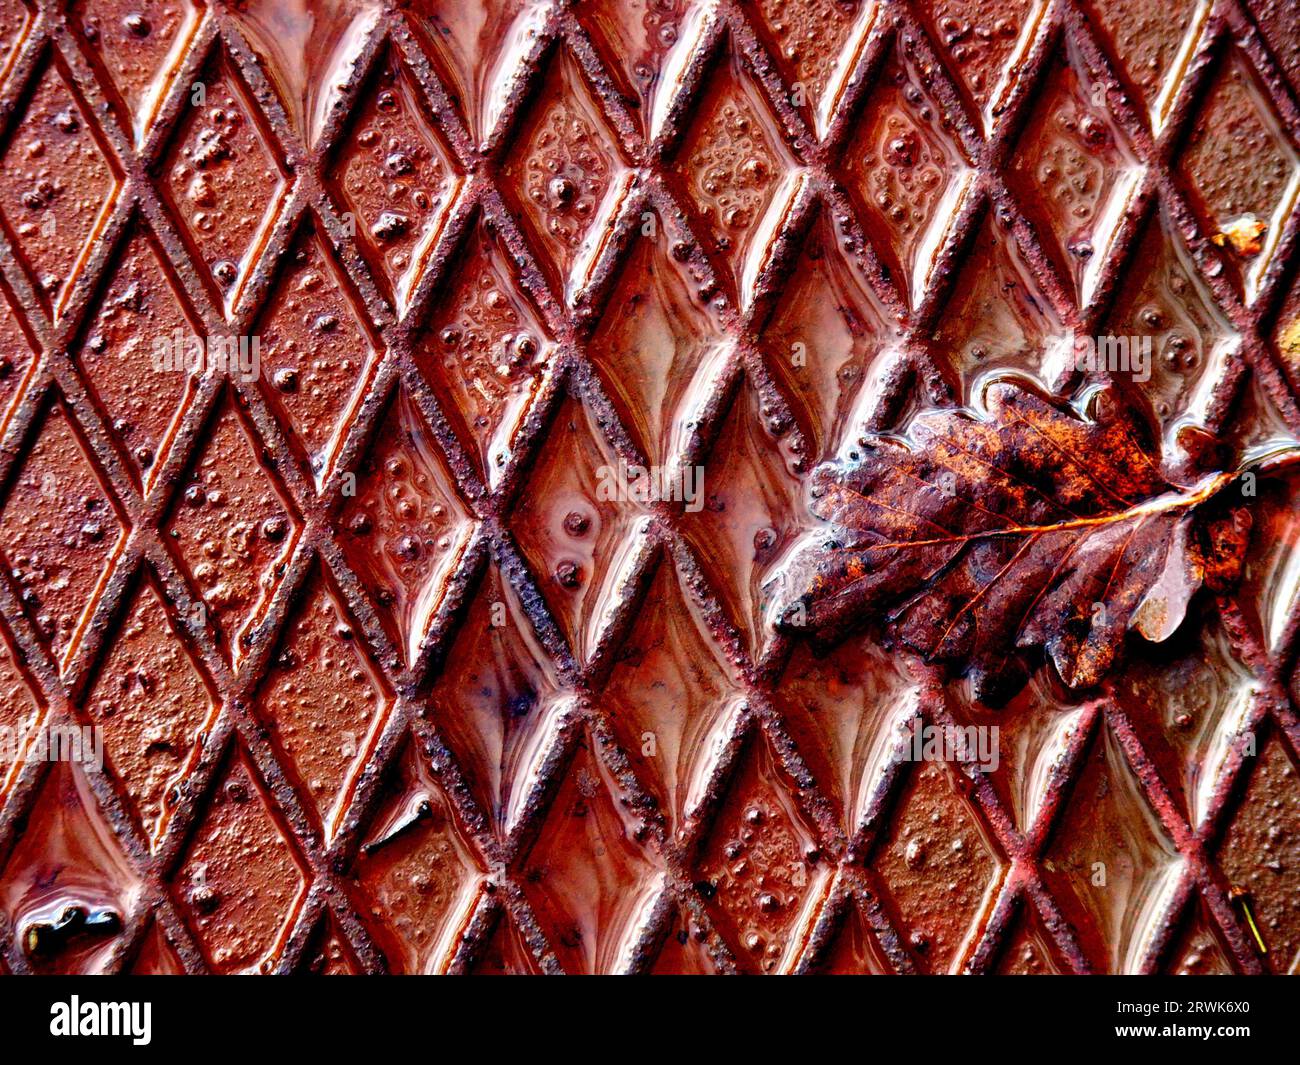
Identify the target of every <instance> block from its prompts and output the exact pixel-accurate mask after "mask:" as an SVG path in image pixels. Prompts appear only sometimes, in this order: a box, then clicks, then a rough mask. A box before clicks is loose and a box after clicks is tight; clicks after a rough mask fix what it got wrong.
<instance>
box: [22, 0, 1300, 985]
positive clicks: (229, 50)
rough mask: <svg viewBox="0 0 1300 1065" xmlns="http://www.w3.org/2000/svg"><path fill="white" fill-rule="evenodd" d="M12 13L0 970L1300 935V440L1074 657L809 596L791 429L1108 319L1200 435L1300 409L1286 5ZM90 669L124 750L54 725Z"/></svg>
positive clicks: (405, 5)
mask: <svg viewBox="0 0 1300 1065" xmlns="http://www.w3.org/2000/svg"><path fill="white" fill-rule="evenodd" d="M0 53H2V54H0V69H2V71H3V73H2V74H0V290H2V291H0V300H3V301H4V304H5V306H4V308H3V313H0V333H2V335H0V434H2V442H0V485H2V486H3V487H2V488H0V554H2V555H3V560H4V565H3V577H0V725H2V726H4V728H5V729H6V730H8V731H7V732H6V736H13V737H19V738H20V739H21V743H22V744H23V745H24V747H23V750H22V751H20V752H19V754H20V757H18V758H17V759H16V760H10V761H6V762H5V763H4V764H3V765H0V801H2V803H3V805H2V806H0V971H5V970H8V971H10V972H15V973H25V972H97V971H130V972H175V973H181V972H202V971H215V972H218V973H232V972H247V971H253V972H266V973H270V972H287V971H297V970H308V971H313V972H322V973H342V972H354V971H355V972H359V971H393V972H446V971H452V972H480V973H502V972H530V973H531V972H537V973H548V972H560V971H565V972H586V971H599V972H619V971H654V972H722V973H727V972H735V971H744V972H751V971H752V972H777V971H781V972H788V971H799V972H807V971H829V972H871V973H892V972H898V973H909V972H914V971H924V972H948V971H951V972H990V971H1008V972H1038V973H1043V972H1047V973H1050V972H1114V971H1141V972H1154V971H1177V972H1190V973H1203V972H1247V973H1253V972H1279V973H1280V972H1289V971H1294V969H1295V968H1296V966H1297V964H1300V780H1298V779H1297V768H1296V767H1297V764H1298V763H1297V751H1298V749H1300V748H1298V746H1297V744H1298V743H1300V722H1298V721H1297V717H1296V699H1297V698H1300V690H1297V689H1300V682H1298V681H1297V678H1296V671H1295V653H1296V644H1297V627H1298V625H1300V622H1298V621H1297V605H1296V604H1297V598H1298V595H1297V592H1298V591H1300V546H1298V545H1297V539H1298V537H1300V475H1298V474H1296V473H1295V472H1292V473H1289V474H1287V473H1281V474H1278V475H1275V476H1269V477H1264V478H1261V480H1260V483H1259V492H1258V497H1257V498H1256V499H1255V500H1254V503H1253V505H1252V507H1251V510H1252V516H1253V531H1252V539H1251V544H1250V548H1249V555H1248V559H1247V566H1246V572H1245V576H1244V577H1243V579H1242V581H1241V583H1240V585H1239V586H1238V587H1237V588H1236V589H1235V590H1234V591H1232V592H1229V593H1224V594H1222V595H1219V596H1217V597H1215V596H1212V595H1209V594H1205V593H1203V594H1202V595H1201V596H1199V597H1198V598H1197V599H1196V600H1195V601H1194V603H1193V608H1192V610H1191V612H1190V615H1189V617H1188V619H1187V620H1186V622H1185V623H1184V624H1183V625H1182V627H1181V628H1180V629H1179V630H1178V632H1177V633H1176V634H1175V635H1174V636H1173V637H1172V638H1170V639H1169V640H1166V641H1165V642H1163V643H1160V644H1146V643H1142V642H1140V641H1134V645H1133V646H1132V647H1131V648H1130V653H1129V655H1128V657H1127V658H1126V660H1125V663H1124V664H1123V665H1122V666H1121V667H1120V668H1119V669H1118V670H1117V671H1116V672H1115V673H1113V674H1112V675H1111V676H1110V677H1109V678H1108V679H1107V680H1106V681H1105V682H1104V684H1103V685H1102V686H1101V687H1100V688H1097V689H1093V690H1090V691H1087V692H1083V693H1071V692H1070V691H1069V690H1068V689H1066V688H1065V687H1064V686H1063V685H1062V684H1061V683H1060V682H1059V681H1058V680H1057V679H1055V677H1054V676H1053V675H1052V674H1051V672H1050V667H1048V666H1043V667H1041V668H1040V669H1039V670H1038V672H1037V673H1036V674H1035V675H1034V676H1033V678H1032V679H1031V680H1030V682H1029V684H1028V685H1027V686H1025V687H1024V689H1023V691H1021V692H1020V693H1019V694H1018V695H1016V696H1015V697H1014V698H1013V699H1012V700H1011V701H1010V702H1009V703H1008V704H1007V705H1006V706H1004V707H1001V708H998V709H992V708H989V707H985V706H983V705H981V704H980V703H978V702H977V701H976V700H975V699H974V698H973V696H972V694H971V691H970V688H969V685H968V684H966V683H965V682H963V681H962V680H961V679H960V678H955V679H954V678H952V677H950V676H949V675H947V674H945V673H944V672H942V671H941V670H939V669H938V668H936V667H931V666H927V665H925V664H924V663H921V662H920V661H917V660H914V658H913V656H909V655H906V654H904V653H901V652H900V651H898V650H897V649H886V647H885V646H884V645H883V644H882V643H881V642H880V639H879V633H876V632H875V631H874V630H872V631H868V632H866V633H865V634H859V635H857V636H854V637H852V638H850V639H849V640H847V641H846V642H844V643H842V644H840V645H839V646H838V647H835V648H834V649H832V650H830V651H829V652H828V651H826V650H825V649H824V648H814V647H813V646H811V644H810V643H809V642H808V641H806V640H804V639H801V638H798V637H795V636H791V635H789V634H786V633H781V632H777V631H776V629H775V627H774V625H773V620H772V619H773V615H772V610H771V604H772V595H773V593H772V591H771V589H772V587H773V581H776V582H777V584H779V583H780V579H781V574H782V570H781V563H782V560H783V559H784V558H785V557H787V554H788V551H789V549H790V548H791V546H792V545H793V544H794V543H795V542H796V541H797V540H798V538H799V537H800V535H801V534H802V533H803V532H805V531H806V530H807V529H808V528H809V523H810V517H809V514H808V509H807V500H806V498H805V494H804V489H805V482H806V479H807V476H808V474H809V472H810V471H811V469H812V468H813V466H814V465H816V464H817V463H818V462H821V461H824V460H828V459H833V458H835V457H837V456H843V455H844V454H846V453H848V452H851V451H852V450H853V449H854V448H856V447H859V446H861V445H860V444H859V440H860V438H863V437H865V436H867V435H869V434H871V433H879V432H888V431H890V430H893V429H896V428H898V427H900V426H902V425H904V424H905V423H906V421H907V419H908V418H909V417H910V415H911V414H912V413H913V412H914V411H916V410H918V409H920V408H924V407H930V406H938V407H945V406H947V407H951V406H955V405H960V404H963V403H969V402H972V400H973V396H974V393H975V391H976V390H977V387H978V382H979V381H980V380H981V379H983V378H984V377H986V376H987V375H988V374H990V373H1003V374H1005V373H1018V374H1021V375H1025V376H1028V377H1029V378H1032V379H1034V380H1035V381H1036V382H1037V383H1038V386H1039V387H1041V388H1044V389H1048V390H1051V389H1057V390H1059V391H1060V392H1062V393H1068V392H1069V390H1070V389H1071V388H1073V387H1074V385H1075V384H1076V383H1077V381H1076V380H1075V379H1072V378H1070V376H1069V374H1068V373H1067V374H1064V375H1062V373H1061V364H1060V361H1059V355H1060V352H1061V350H1063V348H1062V346H1063V345H1064V346H1066V347H1067V348H1068V346H1069V345H1070V344H1071V343H1072V341H1073V338H1077V337H1087V336H1095V335H1115V336H1123V337H1126V338H1128V337H1133V338H1149V339H1150V341H1151V346H1152V351H1153V360H1152V364H1151V372H1150V373H1149V374H1147V375H1146V376H1145V377H1144V378H1143V379H1142V380H1141V381H1138V382H1136V388H1137V391H1138V392H1140V393H1141V396H1142V400H1143V402H1144V403H1146V404H1147V405H1148V407H1149V409H1150V411H1151V412H1152V416H1153V418H1154V419H1155V421H1156V423H1157V425H1158V428H1159V431H1160V432H1161V433H1163V434H1164V435H1165V439H1166V441H1167V442H1168V443H1169V446H1170V447H1171V448H1174V449H1175V450H1176V449H1177V448H1182V449H1184V450H1188V449H1191V448H1193V447H1194V446H1195V445H1196V443H1197V442H1198V441H1203V440H1204V439H1206V438H1208V437H1209V436H1210V435H1211V434H1213V435H1217V436H1218V437H1220V438H1222V439H1224V440H1226V441H1228V442H1230V443H1231V444H1232V445H1233V446H1234V447H1236V448H1238V449H1243V448H1251V447H1257V446H1260V445H1264V444H1267V443H1270V442H1273V441H1278V440H1286V439H1290V438H1292V437H1294V436H1295V435H1296V434H1297V432H1300V411H1298V410H1297V406H1296V402H1295V395H1296V392H1295V389H1296V388H1297V386H1300V282H1298V281H1297V280H1296V279H1297V267H1298V266H1300V255H1297V254H1296V252H1297V249H1296V242H1297V226H1298V225H1300V223H1297V220H1296V216H1295V213H1294V211H1293V207H1294V203H1295V199H1296V195H1297V189H1298V188H1300V155H1298V154H1297V151H1298V148H1297V145H1300V105H1298V101H1300V16H1297V14H1296V10H1295V7H1294V5H1292V4H1290V3H1286V2H1282V0H1276V2H1275V0H1250V2H1245V0H1212V2H1211V0H1163V2H1161V3H1154V2H1146V0H1141V2H1139V0H1050V2H1049V0H746V2H740V0H575V2H573V3H567V2H564V0H409V2H402V3H392V2H389V3H383V4H381V3H378V2H376V3H373V4H371V3H367V2H365V0H321V2H319V3H315V2H311V0H264V2H263V0H251V2H249V3H237V2H235V0H231V2H229V3H213V4H207V5H199V4H197V3H193V2H191V0H129V2H125V0H68V2H67V3H66V4H65V3H64V2H62V0H34V2H33V3H31V4H27V3H24V2H23V0H0ZM1225 234H1227V237H1225ZM1252 239H1253V240H1254V241H1255V244H1256V245H1257V246H1252V245H1251V240H1252ZM227 344H228V345H229V346H227ZM241 344H242V347H241ZM254 344H255V345H256V347H255V348H254V347H253V345H254ZM169 358H170V359H173V360H174V361H175V363H176V365H175V366H172V365H170V364H167V363H166V360H167V359H169ZM191 367H196V369H195V371H194V372H192V373H191V372H189V369H190V368H191ZM621 464H625V465H627V466H638V465H648V466H651V467H652V468H654V469H661V468H681V469H686V470H695V469H702V473H701V474H700V477H701V480H700V482H699V488H700V495H699V496H698V502H699V505H698V506H696V505H693V504H690V503H689V502H688V503H687V505H683V501H681V500H673V499H666V500H664V499H658V498H654V497H653V496H650V497H647V496H646V494H645V493H638V492H637V491H635V490H632V491H623V492H614V493H611V492H609V491H607V490H606V484H607V477H608V473H609V470H611V469H612V470H619V469H620V468H622V467H621ZM1293 469H1294V468H1293ZM916 720H919V721H921V722H924V723H926V724H930V725H943V724H948V725H977V726H981V727H985V728H987V727H989V726H992V725H997V726H998V728H999V734H1000V747H999V750H1000V761H999V765H998V767H997V768H996V769H995V770H993V771H992V772H988V773H985V772H981V771H979V769H978V768H976V767H975V766H974V765H972V764H970V763H969V761H962V760H958V761H952V760H950V761H924V760H923V761H915V762H914V761H911V760H908V759H907V758H906V757H905V756H904V755H903V754H901V753H900V751H899V750H898V749H896V748H895V747H894V746H893V738H894V737H896V735H897V728H898V726H899V723H900V722H903V723H907V722H913V721H916ZM73 724H75V725H80V726H94V727H95V729H97V730H98V731H96V732H94V733H92V734H91V735H94V736H100V737H102V740H103V744H104V755H105V767H104V771H103V772H94V771H92V770H90V769H87V768H85V767H83V766H82V765H79V764H75V763H73V762H69V761H67V760H62V761H60V760H50V759H48V758H45V757H40V756H38V755H37V753H36V752H35V749H34V748H28V747H26V746H25V745H26V744H28V743H29V742H35V737H37V735H38V734H39V733H40V729H41V728H42V727H46V726H48V727H56V728H57V727H61V726H68V725H73Z"/></svg>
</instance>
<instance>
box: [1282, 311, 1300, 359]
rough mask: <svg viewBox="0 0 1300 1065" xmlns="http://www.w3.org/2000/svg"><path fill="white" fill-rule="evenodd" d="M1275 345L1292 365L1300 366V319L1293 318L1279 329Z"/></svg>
mask: <svg viewBox="0 0 1300 1065" xmlns="http://www.w3.org/2000/svg"><path fill="white" fill-rule="evenodd" d="M1277 345H1278V347H1279V348H1281V350H1282V354H1283V355H1285V356H1286V357H1287V358H1288V359H1289V360H1290V361H1291V362H1292V363H1295V364H1298V365H1300V318H1293V319H1292V320H1291V321H1290V322H1289V323H1288V324H1287V325H1285V326H1284V327H1283V328H1282V329H1281V331H1280V332H1279V333H1278V335H1277Z"/></svg>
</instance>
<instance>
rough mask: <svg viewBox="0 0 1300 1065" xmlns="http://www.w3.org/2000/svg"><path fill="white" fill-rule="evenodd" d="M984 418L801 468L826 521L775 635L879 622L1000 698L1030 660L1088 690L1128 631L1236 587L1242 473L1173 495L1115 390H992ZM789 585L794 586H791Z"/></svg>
mask: <svg viewBox="0 0 1300 1065" xmlns="http://www.w3.org/2000/svg"><path fill="white" fill-rule="evenodd" d="M983 404H984V409H983V410H981V411H978V412H972V411H968V410H939V411H928V412H924V413H921V414H918V415H916V416H915V417H914V418H913V419H912V420H911V422H910V424H909V425H908V426H907V428H906V433H905V435H901V436H889V435H882V436H876V437H873V438H870V439H868V440H865V441H863V443H864V445H865V446H864V448H863V450H862V451H861V452H860V453H859V456H858V458H857V460H856V461H855V462H852V463H830V464H826V465H823V466H820V467H818V468H817V469H816V470H815V471H814V472H813V474H812V484H811V492H812V497H813V502H812V509H813V512H814V513H815V514H816V515H817V516H818V517H819V518H821V519H823V520H824V521H825V522H827V523H829V528H828V529H825V530H822V531H820V532H819V533H818V534H817V535H816V536H815V537H814V539H813V542H811V543H810V544H809V545H808V546H806V547H805V548H803V549H801V550H798V551H796V552H795V554H794V557H793V558H792V560H791V562H790V564H789V565H788V567H787V569H786V575H785V579H786V580H787V581H793V587H794V588H795V589H796V591H797V593H798V594H797V599H796V600H795V601H794V602H792V603H787V604H784V606H783V608H782V609H781V612H780V620H779V624H780V625H781V627H782V628H783V629H785V630H787V631H794V630H802V631H811V633H812V635H813V637H814V639H815V640H816V641H818V642H821V643H828V642H833V641H835V640H837V639H840V638H842V637H843V636H844V635H845V634H846V632H847V631H848V630H849V629H851V628H853V627H856V626H858V625H861V624H862V623H864V622H867V621H883V622H884V623H886V624H887V626H888V627H889V630H890V632H891V633H892V634H893V635H895V636H896V637H897V638H898V639H899V640H901V642H902V643H903V644H905V645H906V646H907V647H909V648H911V649H912V650H914V651H917V652H919V653H920V654H921V655H922V656H924V657H925V659H926V660H928V661H931V662H947V663H950V664H952V665H953V666H954V667H956V668H957V669H959V670H960V671H961V672H963V673H965V674H966V675H968V676H969V677H970V679H971V681H972V683H973V686H974V692H975V695H976V697H977V698H979V699H980V700H981V701H983V702H986V703H990V704H995V705H996V704H998V703H1000V702H1002V701H1004V700H1005V699H1006V698H1009V697H1010V696H1011V695H1012V694H1014V693H1015V691H1017V690H1018V689H1019V688H1020V687H1021V686H1022V685H1023V683H1024V681H1025V679H1026V677H1027V675H1028V670H1029V668H1030V667H1031V666H1032V664H1033V663H1032V655H1033V654H1034V653H1036V652H1037V651H1040V650H1041V652H1042V653H1043V654H1045V655H1046V657H1047V658H1048V659H1049V660H1050V661H1051V662H1052V664H1053V666H1054V667H1055V669H1056V671H1057V673H1058V674H1059V675H1060V677H1061V679H1062V680H1063V681H1064V682H1065V684H1066V685H1068V686H1069V687H1070V688H1074V689H1082V688H1089V687H1092V686H1094V685H1096V684H1097V683H1099V682H1100V680H1101V679H1102V678H1103V677H1104V676H1105V674H1106V673H1107V672H1108V670H1110V669H1111V667H1112V666H1113V665H1114V664H1115V662H1116V660H1117V657H1118V656H1119V655H1120V653H1121V651H1122V649H1123V645H1124V641H1125V636H1126V633H1127V632H1128V631H1129V630H1134V631H1136V632H1138V633H1140V634H1141V635H1142V636H1144V637H1145V638H1146V639H1148V640H1151V641H1156V642H1158V641H1161V640H1164V639H1166V638H1167V637H1169V636H1170V635H1171V634H1172V633H1173V632H1174V630H1176V629H1177V628H1178V626H1179V624H1180V623H1181V621H1182V619H1183V617H1184V616H1185V614H1186V611H1187V607H1188V604H1189V602H1190V601H1191V599H1192V596H1193V595H1194V594H1195V593H1196V592H1197V590H1198V589H1199V588H1201V587H1203V586H1205V587H1209V588H1210V589H1211V590H1213V591H1223V590H1226V589H1228V588H1229V587H1231V586H1232V585H1233V584H1234V583H1235V582H1236V580H1237V579H1238V577H1239V575H1240V571H1241V567H1242V564H1243V560H1244V556H1245V549H1246V545H1247V540H1248V536H1249V529H1250V514H1249V512H1248V511H1247V509H1246V507H1245V506H1244V505H1243V504H1244V502H1245V500H1244V499H1243V494H1242V493H1241V492H1240V491H1235V492H1234V491H1230V490H1229V488H1230V486H1231V485H1232V484H1233V482H1234V481H1236V480H1237V479H1238V478H1239V477H1240V476H1241V472H1240V471H1232V472H1216V473H1209V474H1206V475H1204V476H1202V477H1201V478H1200V479H1199V480H1197V481H1196V483H1194V484H1176V483H1172V482H1171V480H1169V479H1167V478H1166V476H1165V475H1164V474H1163V473H1162V472H1161V460H1160V455H1159V449H1158V448H1157V447H1155V446H1153V445H1152V444H1151V443H1150V442H1149V441H1150V438H1151V435H1152V434H1151V433H1150V431H1149V429H1148V427H1147V425H1146V423H1145V422H1144V421H1143V420H1142V419H1141V418H1140V416H1139V415H1138V414H1137V413H1136V412H1135V411H1134V410H1133V409H1132V408H1131V407H1129V406H1127V405H1126V404H1125V403H1124V402H1123V399H1122V397H1121V395H1120V393H1119V392H1118V391H1117V390H1116V389H1114V388H1113V387H1112V386H1106V387H1102V388H1098V389H1095V390H1093V391H1092V392H1090V393H1089V394H1088V395H1087V396H1086V397H1084V399H1083V400H1081V401H1080V403H1079V404H1078V405H1070V404H1064V403H1060V404H1058V403H1053V402H1051V401H1049V400H1047V399H1046V398H1044V397H1042V396H1040V395H1038V394H1036V393H1035V392H1033V391H1031V390H1030V389H1029V388H1028V387H1026V386H1025V385H1022V384H1021V383H1019V382H1018V381H1016V380H1014V379H1010V378H1007V379H1001V380H996V381H994V382H993V383H992V384H990V385H989V386H988V387H987V389H986V391H985V393H984V397H983ZM787 587H789V584H787Z"/></svg>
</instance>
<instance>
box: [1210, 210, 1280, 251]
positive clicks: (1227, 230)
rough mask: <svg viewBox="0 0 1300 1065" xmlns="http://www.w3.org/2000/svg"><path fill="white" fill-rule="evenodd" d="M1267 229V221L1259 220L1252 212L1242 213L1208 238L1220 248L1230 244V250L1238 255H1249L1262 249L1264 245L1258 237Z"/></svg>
mask: <svg viewBox="0 0 1300 1065" xmlns="http://www.w3.org/2000/svg"><path fill="white" fill-rule="evenodd" d="M1267 229H1268V223H1266V222H1261V221H1260V220H1259V219H1258V218H1256V217H1255V216H1254V215H1253V214H1244V215H1242V216H1241V217H1240V218H1235V219H1233V220H1232V221H1231V222H1229V223H1228V224H1227V225H1226V226H1224V227H1223V230H1222V231H1221V232H1219V233H1216V234H1214V236H1212V237H1211V238H1210V240H1212V241H1213V242H1214V243H1215V244H1217V245H1218V246H1219V247H1220V248H1222V247H1223V246H1224V245H1225V244H1230V245H1232V250H1233V251H1235V252H1236V253H1237V254H1238V255H1240V256H1243V257H1249V256H1252V255H1258V254H1259V253H1260V252H1261V251H1263V250H1264V245H1263V244H1262V243H1261V242H1260V239H1259V238H1260V237H1262V236H1263V235H1264V231H1265V230H1267Z"/></svg>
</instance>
